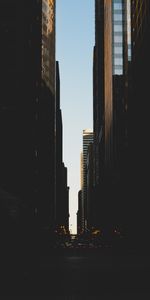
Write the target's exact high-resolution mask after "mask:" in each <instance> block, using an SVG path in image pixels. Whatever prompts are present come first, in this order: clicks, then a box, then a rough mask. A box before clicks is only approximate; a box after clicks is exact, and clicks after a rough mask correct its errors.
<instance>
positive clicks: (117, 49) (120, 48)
mask: <svg viewBox="0 0 150 300" xmlns="http://www.w3.org/2000/svg"><path fill="white" fill-rule="evenodd" d="M114 53H115V54H122V47H115V51H114Z"/></svg>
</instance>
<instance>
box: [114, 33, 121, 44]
mask: <svg viewBox="0 0 150 300" xmlns="http://www.w3.org/2000/svg"><path fill="white" fill-rule="evenodd" d="M114 42H115V43H122V35H120V36H119V35H118V36H117V35H115V36H114Z"/></svg>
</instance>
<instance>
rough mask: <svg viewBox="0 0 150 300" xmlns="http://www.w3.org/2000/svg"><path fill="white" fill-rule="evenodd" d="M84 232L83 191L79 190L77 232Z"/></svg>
mask: <svg viewBox="0 0 150 300" xmlns="http://www.w3.org/2000/svg"><path fill="white" fill-rule="evenodd" d="M81 233H82V191H81V190H80V191H79V192H78V211H77V234H81Z"/></svg>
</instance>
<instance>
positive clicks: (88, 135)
mask: <svg viewBox="0 0 150 300" xmlns="http://www.w3.org/2000/svg"><path fill="white" fill-rule="evenodd" d="M91 143H93V132H92V130H90V129H85V130H83V161H82V166H81V168H82V169H83V187H82V228H83V230H84V229H85V228H87V156H88V147H89V145H90V144H91Z"/></svg>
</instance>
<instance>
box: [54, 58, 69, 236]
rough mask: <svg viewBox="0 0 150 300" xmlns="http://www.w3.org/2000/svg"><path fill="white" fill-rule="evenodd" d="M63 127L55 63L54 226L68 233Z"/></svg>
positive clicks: (58, 80)
mask: <svg viewBox="0 0 150 300" xmlns="http://www.w3.org/2000/svg"><path fill="white" fill-rule="evenodd" d="M62 130H63V126H62V114H61V109H60V75H59V63H58V62H56V226H57V228H58V229H60V228H62V226H63V228H64V229H65V230H66V232H69V187H68V186H67V168H66V167H65V166H64V163H63V132H62Z"/></svg>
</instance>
